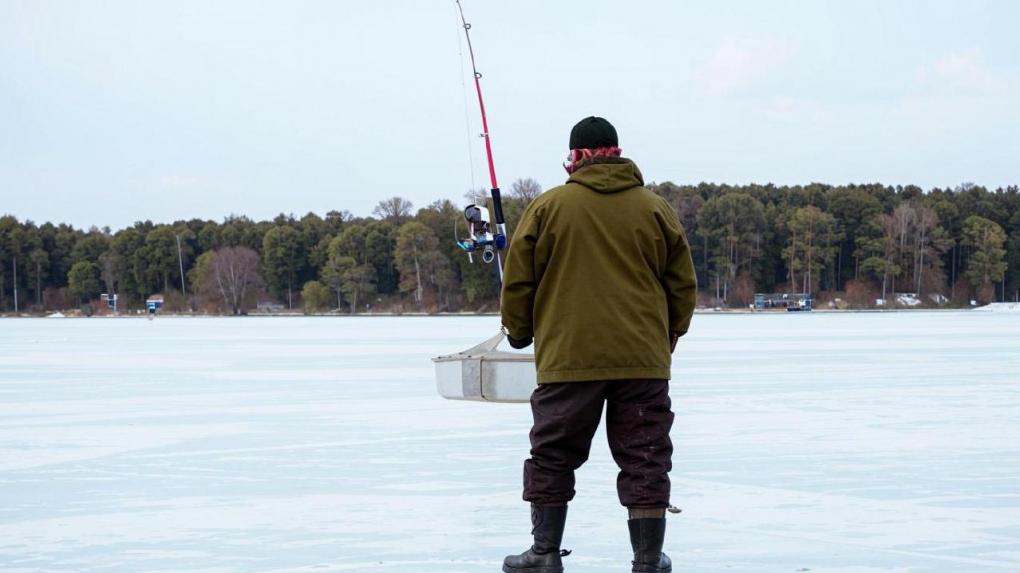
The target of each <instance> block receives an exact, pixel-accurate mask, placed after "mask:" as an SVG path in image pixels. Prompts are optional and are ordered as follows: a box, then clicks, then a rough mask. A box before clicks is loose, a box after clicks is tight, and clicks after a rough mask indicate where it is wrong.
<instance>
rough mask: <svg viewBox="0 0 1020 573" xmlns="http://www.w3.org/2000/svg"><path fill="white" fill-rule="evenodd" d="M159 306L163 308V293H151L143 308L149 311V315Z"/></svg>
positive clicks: (154, 312)
mask: <svg viewBox="0 0 1020 573" xmlns="http://www.w3.org/2000/svg"><path fill="white" fill-rule="evenodd" d="M161 308H163V295H161V294H156V295H152V296H150V297H149V298H147V299H146V300H145V310H147V311H148V312H149V316H153V315H154V314H156V312H157V311H158V310H159V309H161Z"/></svg>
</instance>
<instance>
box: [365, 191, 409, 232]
mask: <svg viewBox="0 0 1020 573" xmlns="http://www.w3.org/2000/svg"><path fill="white" fill-rule="evenodd" d="M413 208H414V205H413V204H412V203H411V202H410V201H408V200H407V199H404V198H403V197H390V198H389V199H384V200H382V201H379V204H378V205H376V206H375V209H373V210H372V214H373V215H375V216H376V217H379V218H382V219H387V220H389V221H392V222H394V223H396V224H398V225H399V224H401V223H403V222H404V221H406V220H407V219H409V218H410V217H411V209H413Z"/></svg>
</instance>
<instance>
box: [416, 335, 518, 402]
mask: <svg viewBox="0 0 1020 573" xmlns="http://www.w3.org/2000/svg"><path fill="white" fill-rule="evenodd" d="M505 338H506V336H505V335H504V334H503V333H499V334H497V335H496V336H493V337H492V338H490V339H488V340H486V341H485V342H483V343H481V344H479V345H478V346H475V347H473V348H469V349H467V350H463V351H461V352H458V353H456V354H450V355H448V356H439V357H436V358H433V359H432V362H434V363H435V364H436V389H437V390H439V395H440V396H442V397H443V398H447V399H449V400H474V401H477V402H527V401H528V400H530V399H531V392H532V391H533V390H534V389H535V387H536V386H537V385H538V376H537V375H536V373H535V355H534V354H523V353H522V354H517V353H514V352H505V351H500V350H496V347H498V346H499V344H500V343H501V342H503V340H504V339H505Z"/></svg>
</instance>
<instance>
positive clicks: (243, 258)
mask: <svg viewBox="0 0 1020 573" xmlns="http://www.w3.org/2000/svg"><path fill="white" fill-rule="evenodd" d="M260 262H261V259H260V257H259V254H258V253H256V252H255V251H253V250H252V249H249V248H247V247H223V248H221V249H217V250H216V251H215V252H214V253H213V256H212V260H211V261H210V262H209V265H208V267H207V268H206V269H205V274H206V276H204V277H203V279H202V285H203V287H204V289H205V290H206V291H207V292H208V293H210V294H212V293H215V294H218V295H219V297H220V298H222V299H223V305H224V306H225V307H226V308H229V309H230V311H231V312H232V313H233V314H241V311H242V310H244V305H245V303H246V302H247V300H248V298H249V296H250V295H252V294H254V293H255V292H256V291H257V290H258V289H260V288H262V287H263V286H264V284H265V283H264V281H263V280H262V275H260V274H259V264H260Z"/></svg>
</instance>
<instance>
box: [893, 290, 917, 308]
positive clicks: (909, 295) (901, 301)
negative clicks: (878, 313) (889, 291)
mask: <svg viewBox="0 0 1020 573" xmlns="http://www.w3.org/2000/svg"><path fill="white" fill-rule="evenodd" d="M895 300H896V304H898V305H899V306H909V307H915V306H920V305H921V299H919V298H917V293H913V292H901V293H897V294H896V299H895Z"/></svg>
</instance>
